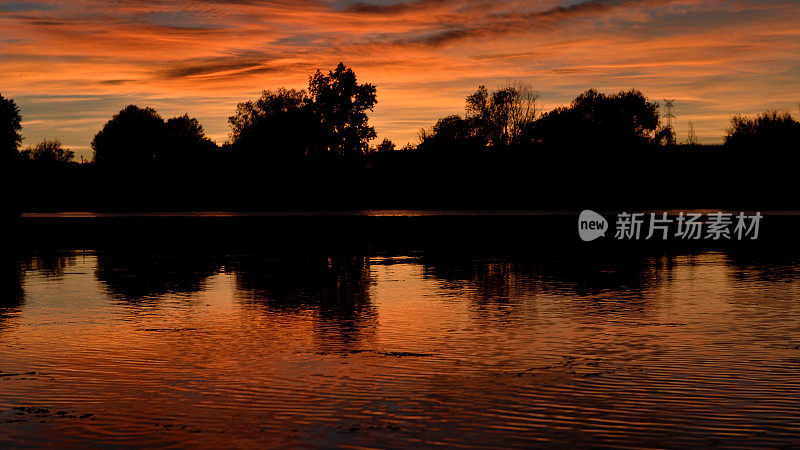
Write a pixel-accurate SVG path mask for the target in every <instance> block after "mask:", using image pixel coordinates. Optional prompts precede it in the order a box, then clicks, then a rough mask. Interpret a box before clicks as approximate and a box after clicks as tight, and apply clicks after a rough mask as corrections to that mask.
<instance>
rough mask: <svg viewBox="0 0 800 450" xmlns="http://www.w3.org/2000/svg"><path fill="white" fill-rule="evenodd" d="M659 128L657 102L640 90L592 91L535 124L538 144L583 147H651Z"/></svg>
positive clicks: (534, 134) (546, 115) (534, 132)
mask: <svg viewBox="0 0 800 450" xmlns="http://www.w3.org/2000/svg"><path fill="white" fill-rule="evenodd" d="M657 127H658V103H654V102H649V101H648V100H647V97H645V96H644V94H642V93H641V92H639V91H636V90H631V91H626V92H619V93H617V94H612V95H606V94H602V93H600V92H597V91H596V90H594V89H590V90H588V91H586V92H584V93H583V94H581V95H579V96H578V97H577V98H576V99H575V100H573V102H572V104H571V105H569V106H565V107H560V108H556V109H555V110H553V111H551V112H549V113H547V114H545V115H544V116H542V117H541V118H540V119H539V120H537V121H536V124H535V126H534V130H533V138H534V139H535V141H538V142H540V143H543V144H545V145H553V146H554V145H567V146H574V147H582V148H593V147H597V146H610V145H614V146H620V147H635V146H642V145H646V144H649V143H650V142H651V139H652V133H653V132H654V131H655V130H656V128H657Z"/></svg>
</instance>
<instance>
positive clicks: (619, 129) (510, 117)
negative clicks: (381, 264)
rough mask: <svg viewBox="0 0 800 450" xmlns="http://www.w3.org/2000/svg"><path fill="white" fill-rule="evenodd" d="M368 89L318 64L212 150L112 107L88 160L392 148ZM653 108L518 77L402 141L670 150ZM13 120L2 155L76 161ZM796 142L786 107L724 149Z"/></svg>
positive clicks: (191, 128)
mask: <svg viewBox="0 0 800 450" xmlns="http://www.w3.org/2000/svg"><path fill="white" fill-rule="evenodd" d="M377 102H378V100H377V88H376V86H375V85H373V84H369V83H364V84H361V83H359V82H358V80H357V77H356V74H355V72H354V71H353V70H352V69H350V68H348V67H346V66H345V65H344V64H342V63H340V64H339V65H338V66H337V67H336V68H334V69H333V70H330V71H328V72H327V73H323V72H322V71H319V70H318V71H317V72H316V73H314V74H313V75H311V76H310V77H309V82H308V88H307V89H303V90H295V89H285V88H280V89H277V90H267V91H264V92H263V93H262V95H261V97H260V98H258V99H255V100H251V101H246V102H243V103H240V104H239V105H238V106H237V108H236V111H235V113H234V115H233V116H231V117H230V118H229V120H228V122H229V125H230V127H231V134H230V140H229V141H228V142H226V143H225V144H223V145H222V146H218V145H217V144H216V143H215V142H213V141H212V140H211V139H209V138H208V137H207V136H206V135H205V131H204V129H203V127H202V125H201V124H200V122H199V121H198V120H197V119H196V118H193V117H190V116H189V115H183V116H179V117H172V118H169V119H166V120H164V119H163V118H162V117H161V116H160V115H159V114H158V112H157V111H156V110H154V109H153V108H149V107H144V108H142V107H138V106H135V105H130V106H127V107H125V108H124V109H122V110H121V111H120V112H118V113H117V114H115V115H114V116H113V117H112V118H111V119H110V120H109V121H108V122H107V123H106V124H105V125H104V126H103V128H102V129H101V130H100V131H99V132H98V133H97V134H96V135H95V136H94V139H93V140H92V143H91V144H92V149H93V151H94V158H93V161H92V162H93V163H94V164H95V165H96V166H98V167H121V168H126V169H131V168H137V167H148V166H173V165H181V166H185V165H191V164H204V163H207V162H209V161H214V160H216V159H218V158H226V159H227V160H233V161H236V162H237V163H238V164H247V165H251V164H262V163H270V164H276V163H277V164H280V163H290V162H300V161H310V160H316V161H319V160H326V159H337V160H348V159H358V158H360V157H363V156H364V155H367V154H370V153H373V152H377V153H382V154H387V153H388V154H391V153H392V152H396V151H398V148H397V146H396V144H395V143H393V142H391V141H390V140H389V139H383V140H382V141H380V142H379V143H378V144H377V145H376V146H374V147H371V146H370V142H371V141H373V140H375V138H376V137H377V134H376V132H375V128H374V127H372V126H370V125H369V115H368V114H369V112H371V111H373V109H374V107H375V105H376V104H377ZM658 110H659V104H658V103H657V102H653V101H651V100H649V99H648V98H647V97H646V96H645V95H644V94H643V93H642V92H640V91H637V90H629V91H622V92H618V93H615V94H604V93H601V92H598V91H597V90H594V89H590V90H587V91H586V92H583V93H582V94H580V95H578V96H577V97H576V98H575V99H574V100H573V101H572V102H571V103H570V104H569V105H566V106H561V107H558V108H556V109H554V110H552V111H547V112H544V111H541V109H540V108H539V94H538V93H537V92H536V91H535V90H533V89H532V88H531V87H530V86H527V85H522V84H516V85H509V86H504V87H501V88H498V89H496V90H493V91H489V90H488V89H487V88H486V87H485V86H480V87H479V88H478V89H477V90H476V91H475V92H474V93H472V94H471V95H469V96H468V97H467V98H466V102H465V113H464V114H463V115H451V116H447V117H444V118H442V119H440V120H438V121H437V122H436V123H435V124H434V125H433V127H432V128H430V129H422V130H420V132H419V134H418V138H419V142H418V143H417V144H411V143H409V144H407V145H406V146H404V147H402V149H399V150H403V151H406V152H420V153H423V154H428V155H438V156H443V157H447V158H456V157H458V156H459V155H470V154H480V153H519V152H528V151H536V150H537V149H549V150H550V151H555V150H559V149H574V150H592V149H598V148H615V149H646V148H665V147H671V146H675V144H676V136H675V133H674V130H673V129H672V128H671V127H670V126H666V125H664V124H663V123H662V122H661V120H660V117H659V112H658ZM21 130H22V118H21V115H20V111H19V108H18V106H17V105H16V103H15V102H14V101H13V100H12V99H6V98H4V97H2V95H0V152H2V155H0V158H2V162H3V163H4V164H11V163H15V162H22V163H27V164H34V165H51V166H58V165H64V164H69V163H71V162H72V161H73V160H74V152H72V151H71V150H69V149H66V148H65V147H64V146H63V145H62V144H61V142H60V141H59V140H57V139H52V140H43V141H42V142H39V143H37V144H35V145H32V146H28V147H26V148H24V149H22V148H21V144H22V134H21ZM798 142H800V122H798V120H796V119H795V118H794V117H793V116H792V115H791V114H789V113H778V112H766V113H763V114H760V115H758V116H756V117H742V116H734V117H733V118H732V119H731V125H730V128H729V129H728V130H727V132H726V136H725V144H724V146H725V148H730V149H749V148H754V147H759V148H766V149H773V150H778V149H784V148H786V147H788V146H794V147H796V146H797V144H798Z"/></svg>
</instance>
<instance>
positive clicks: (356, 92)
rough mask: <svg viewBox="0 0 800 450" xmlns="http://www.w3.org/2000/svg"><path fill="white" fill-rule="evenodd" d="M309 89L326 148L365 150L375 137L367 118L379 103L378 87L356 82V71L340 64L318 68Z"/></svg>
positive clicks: (343, 152) (358, 152)
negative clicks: (325, 69) (368, 112)
mask: <svg viewBox="0 0 800 450" xmlns="http://www.w3.org/2000/svg"><path fill="white" fill-rule="evenodd" d="M308 90H309V93H310V95H311V99H312V101H313V110H314V113H315V116H316V117H317V119H318V120H319V126H320V127H321V130H322V133H323V139H324V147H325V148H326V150H328V151H330V152H333V153H335V154H338V155H361V154H364V153H366V151H367V150H368V148H369V147H368V142H369V141H370V140H371V139H374V138H375V137H376V136H377V135H376V133H375V128H373V127H371V126H369V124H368V119H369V118H368V117H367V111H372V110H373V108H374V107H375V104H377V103H378V100H377V88H376V87H375V86H374V85H372V84H358V82H357V79H356V74H355V72H353V70H352V69H349V68H347V67H345V65H344V64H343V63H339V65H338V66H336V69H334V70H331V71H329V72H328V73H327V74H323V73H322V72H320V71H319V70H317V72H316V73H315V74H314V75H312V76H311V77H310V78H309V82H308Z"/></svg>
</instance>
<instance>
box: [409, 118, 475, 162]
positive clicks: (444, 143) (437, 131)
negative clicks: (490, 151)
mask: <svg viewBox="0 0 800 450" xmlns="http://www.w3.org/2000/svg"><path fill="white" fill-rule="evenodd" d="M481 131H482V130H481V128H480V127H479V126H477V125H476V124H475V120H471V119H464V118H463V117H461V116H455V115H454V116H447V117H445V118H443V119H439V121H438V122H436V125H434V126H433V130H432V131H430V132H429V131H427V130H425V129H422V130H420V132H419V139H420V146H419V148H420V149H422V150H423V151H425V152H427V153H432V154H463V153H477V152H479V151H481V150H482V149H484V148H485V147H486V144H487V138H486V135H485V134H484V133H482V132H481Z"/></svg>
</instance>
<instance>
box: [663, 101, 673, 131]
mask: <svg viewBox="0 0 800 450" xmlns="http://www.w3.org/2000/svg"><path fill="white" fill-rule="evenodd" d="M664 118H665V119H667V126H668V127H669V128H673V126H672V122H674V121H675V100H674V99H673V100H667V99H664Z"/></svg>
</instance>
